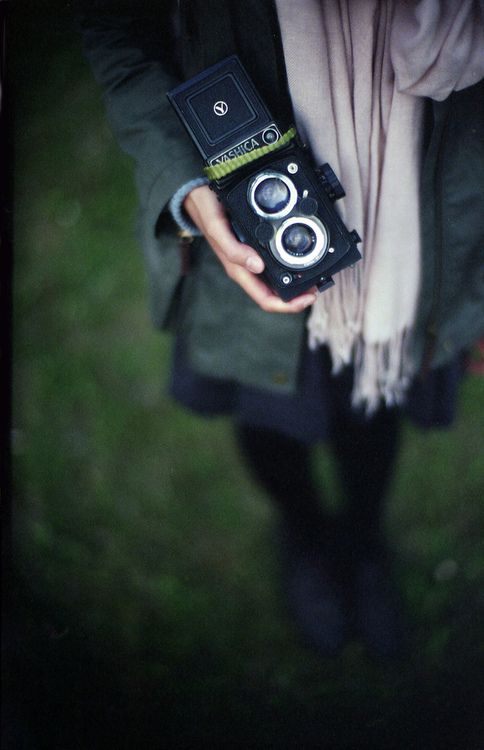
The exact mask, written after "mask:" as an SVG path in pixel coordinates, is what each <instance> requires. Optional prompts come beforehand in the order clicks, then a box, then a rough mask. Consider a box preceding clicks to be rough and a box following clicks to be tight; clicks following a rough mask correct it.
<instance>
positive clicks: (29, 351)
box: [7, 3, 484, 750]
mask: <svg viewBox="0 0 484 750" xmlns="http://www.w3.org/2000/svg"><path fill="white" fill-rule="evenodd" d="M32 9H33V10H32ZM11 20H12V23H11V25H10V77H11V80H12V81H13V82H14V87H15V112H14V113H15V154H16V163H15V267H14V297H15V299H14V316H13V326H14V386H13V405H14V417H13V428H14V429H13V472H14V506H13V512H14V523H13V538H14V569H15V591H16V596H15V607H14V610H13V614H12V619H11V623H10V625H9V628H8V643H9V653H10V661H11V668H10V669H9V671H8V676H7V685H8V691H9V693H8V694H9V695H10V696H11V699H10V702H11V704H12V705H11V707H10V709H9V724H10V725H11V727H12V728H11V730H10V731H11V732H12V734H13V735H14V736H15V738H16V739H15V740H14V741H13V744H12V747H24V746H25V747H42V748H43V747H46V748H53V747H55V748H57V747H59V748H65V749H66V750H70V748H86V750H88V749H90V748H96V747H99V748H109V747H119V748H145V747H146V748H151V747H155V748H157V747H160V748H161V747H163V748H164V747H199V746H205V745H210V744H212V745H213V746H219V745H220V746H226V747H267V748H269V747H270V748H272V747H275V748H278V747H295V748H300V747H301V748H304V747H323V748H364V747H370V748H377V747H382V748H383V747H385V748H392V747H395V748H400V747H401V748H414V747H415V748H416V747H419V748H420V747H421V748H429V749H431V748H432V749H433V748H444V747H449V748H457V747H459V748H462V749H463V750H467V749H468V750H477V748H482V747H483V746H484V745H483V744H482V742H484V741H483V740H482V736H484V735H481V731H482V723H481V715H482V703H483V690H484V687H483V682H482V671H481V669H482V666H483V650H484V639H483V637H482V614H483V611H482V610H483V595H482V591H483V582H484V575H483V568H484V553H483V516H484V513H483V508H482V496H483V488H484V477H483V470H482V459H481V451H482V434H483V429H482V416H481V414H480V412H481V409H482V405H483V403H484V381H483V379H482V378H481V379H479V378H478V377H476V376H469V377H468V378H467V379H466V381H465V383H464V385H463V387H462V391H461V397H460V402H459V414H458V419H457V423H456V426H455V428H454V429H452V430H451V431H445V432H433V433H431V434H422V433H420V432H418V431H416V430H415V429H414V428H412V427H411V426H409V425H406V426H405V430H404V440H403V448H402V452H401V456H400V460H399V464H398V471H397V474H396V477H395V481H394V483H393V486H392V491H391V496H390V498H389V504H388V514H387V528H388V536H389V538H390V539H391V542H392V545H393V549H394V551H395V554H396V559H397V563H396V573H397V576H398V579H399V581H400V585H401V588H402V591H403V593H404V597H405V601H406V604H407V610H408V619H409V631H410V633H411V644H412V647H411V653H410V654H409V656H408V659H407V660H405V661H404V662H403V663H399V664H397V665H386V666H382V665H377V664H374V663H372V662H371V661H370V660H369V659H368V657H367V655H366V654H365V651H364V649H363V647H362V646H361V645H360V644H358V643H352V644H350V645H349V646H348V647H347V649H346V650H345V652H344V653H343V655H342V656H341V658H338V659H335V660H332V661H331V660H324V659H321V658H319V657H318V656H317V655H315V654H314V653H312V652H311V651H309V650H307V649H306V648H305V647H304V646H303V645H301V644H300V643H299V642H298V640H297V636H296V633H295V631H294V630H293V627H292V625H291V623H290V622H288V620H287V618H286V615H285V612H284V608H283V604H282V602H281V600H280V597H279V594H278V589H277V566H276V560H275V555H274V552H273V548H272V532H273V518H272V514H271V510H270V507H269V504H268V502H267V500H266V498H265V497H264V496H263V494H262V493H261V491H260V490H259V489H258V488H257V487H255V486H254V485H253V484H252V483H251V481H250V479H249V477H248V476H247V474H246V472H245V471H244V469H243V467H242V466H241V464H240V461H239V458H238V455H237V453H236V450H235V445H234V441H233V438H232V433H231V428H230V423H229V422H228V421H227V420H225V419H217V420H212V421H206V420H201V419H199V418H197V417H195V416H193V415H190V414H188V413H186V412H183V411H182V410H180V409H179V408H177V407H176V406H175V405H173V404H172V403H171V402H170V401H169V400H167V399H166V397H165V396H164V387H165V381H166V369H167V363H168V360H169V349H170V342H169V340H167V339H166V338H163V337H161V336H160V335H159V334H157V333H155V332H154V331H153V330H152V329H151V327H150V322H149V319H148V314H147V309H146V289H145V278H144V271H143V266H142V259H141V253H140V251H139V249H138V248H137V245H136V242H135V239H134V234H133V223H134V214H135V210H136V197H135V193H134V188H133V181H132V173H131V166H130V163H129V160H128V159H127V158H126V157H124V156H123V155H122V154H121V153H120V152H119V150H118V148H117V145H116V144H115V142H114V140H113V137H112V135H111V133H110V130H109V127H108V125H107V124H106V120H105V117H104V112H103V107H102V102H101V95H100V92H99V91H98V89H97V87H96V85H95V83H94V82H93V80H92V78H91V75H90V71H89V70H88V68H87V65H86V64H85V62H84V60H83V58H82V55H81V50H80V43H79V40H78V39H77V37H76V36H75V34H74V33H73V32H72V31H71V30H70V28H69V23H70V19H69V9H68V7H67V8H65V7H64V6H63V4H62V3H52V4H50V6H49V7H48V8H46V7H45V6H44V5H42V4H40V5H36V6H33V5H32V6H30V5H29V4H27V3H18V5H17V12H16V13H12V14H11ZM161 95H162V92H160V96H161ZM316 470H317V472H318V476H319V478H320V480H321V483H322V484H324V485H326V486H329V487H331V488H332V491H333V496H334V502H335V503H337V501H338V488H337V486H336V483H335V479H334V476H333V468H332V462H331V456H330V455H329V453H328V451H327V450H326V449H325V448H324V447H321V448H320V449H318V452H317V455H316ZM22 743H24V744H22ZM456 743H457V744H456Z"/></svg>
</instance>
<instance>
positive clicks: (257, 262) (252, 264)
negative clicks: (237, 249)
mask: <svg viewBox="0 0 484 750" xmlns="http://www.w3.org/2000/svg"><path fill="white" fill-rule="evenodd" d="M245 267H246V268H248V270H249V271H252V273H260V272H261V271H263V270H264V264H263V262H262V260H261V259H260V258H255V257H254V256H253V255H251V256H250V257H249V258H247V260H246V261H245Z"/></svg>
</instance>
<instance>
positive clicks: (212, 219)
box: [183, 185, 316, 313]
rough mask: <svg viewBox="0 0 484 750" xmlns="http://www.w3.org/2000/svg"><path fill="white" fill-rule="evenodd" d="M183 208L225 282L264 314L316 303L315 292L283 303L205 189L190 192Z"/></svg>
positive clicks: (259, 261)
mask: <svg viewBox="0 0 484 750" xmlns="http://www.w3.org/2000/svg"><path fill="white" fill-rule="evenodd" d="M183 207H184V209H185V211H186V212H187V214H188V215H189V216H190V218H191V219H192V221H193V222H194V223H195V224H196V225H197V227H198V228H199V229H200V231H201V232H202V234H203V235H204V236H205V238H206V240H207V241H208V243H209V244H210V245H211V247H212V249H213V251H214V253H215V254H216V256H217V257H218V259H219V260H220V262H221V264H222V265H223V267H224V269H225V272H226V274H227V276H228V277H229V278H231V279H232V280H233V281H235V283H236V284H238V285H239V286H240V287H242V289H243V290H244V291H245V292H246V293H247V294H248V295H249V297H251V298H252V299H253V300H254V302H256V303H257V304H258V305H259V307H261V308H262V310H265V311H266V312H280V313H298V312H301V311H302V310H304V309H305V308H306V307H308V306H309V305H312V304H313V302H314V301H315V299H316V290H314V291H313V290H311V291H308V292H305V293H304V294H301V296H299V297H295V298H294V299H293V300H291V301H290V302H283V301H282V300H281V299H280V298H279V297H278V296H277V295H276V294H274V292H273V291H272V290H271V289H269V287H268V286H267V285H266V284H264V282H263V281H262V280H261V279H259V278H258V277H257V274H259V273H262V271H263V270H264V262H263V260H262V258H261V257H260V256H259V255H258V254H257V253H256V251H255V250H254V249H253V248H251V247H249V245H244V244H242V243H241V242H239V241H238V239H237V238H236V236H235V235H234V233H233V230H232V227H231V226H230V222H229V220H228V218H227V216H226V214H225V211H224V209H223V207H222V205H221V203H220V202H219V201H218V200H217V197H216V195H215V194H214V192H213V191H212V190H210V188H209V187H208V186H207V185H204V186H203V187H199V188H195V189H194V190H192V191H191V192H190V193H189V194H188V195H187V197H186V198H185V201H184V203H183Z"/></svg>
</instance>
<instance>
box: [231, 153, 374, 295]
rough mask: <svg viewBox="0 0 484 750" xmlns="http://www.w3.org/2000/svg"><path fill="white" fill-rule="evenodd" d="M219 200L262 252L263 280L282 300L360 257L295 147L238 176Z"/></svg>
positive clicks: (238, 229) (314, 174)
mask: <svg viewBox="0 0 484 750" xmlns="http://www.w3.org/2000/svg"><path fill="white" fill-rule="evenodd" d="M283 151H284V152H283ZM261 161H262V160H261ZM241 172H242V170H241ZM220 195H221V199H222V202H223V203H224V204H225V206H226V207H227V209H228V211H229V214H230V216H231V218H232V221H233V224H234V228H235V230H236V232H237V234H238V235H239V237H241V238H242V239H243V240H244V242H246V243H247V244H249V245H251V246H252V247H254V248H255V249H256V250H257V251H258V252H259V254H260V255H261V257H262V259H263V260H264V263H265V266H266V270H265V272H264V273H265V278H266V280H267V282H268V284H269V285H270V286H271V287H272V288H273V289H275V291H276V292H277V293H278V294H279V296H281V297H282V299H285V300H289V299H292V298H293V297H296V296H297V295H299V294H301V293H302V292H304V291H305V290H306V289H309V288H310V287H312V286H315V285H318V284H320V283H321V284H324V283H325V281H326V280H327V279H328V277H330V276H331V273H334V272H335V271H336V270H341V268H343V267H346V265H350V263H353V262H355V261H356V260H358V259H359V257H360V255H359V253H358V251H357V249H356V244H355V242H356V240H355V237H354V236H353V235H352V234H351V233H350V232H348V230H347V229H346V227H345V225H344V224H343V222H342V221H341V219H340V217H339V215H338V213H337V212H336V211H335V209H334V206H333V202H332V201H331V199H330V198H329V197H328V194H327V192H326V190H325V189H324V186H323V183H322V181H321V180H320V178H319V177H318V174H317V172H316V171H315V170H314V168H313V167H312V166H311V165H310V163H309V161H308V159H307V157H306V153H305V152H304V151H303V149H301V148H300V147H298V146H296V145H292V146H290V147H289V148H288V149H284V150H281V153H280V154H279V155H273V156H272V157H271V158H270V160H268V161H266V162H265V164H262V163H259V162H258V163H257V166H254V167H253V168H252V170H250V171H245V172H244V173H243V174H240V175H237V176H235V175H234V177H233V181H231V184H230V185H225V187H224V188H223V189H221V190H220ZM346 259H347V261H348V262H345V260H346Z"/></svg>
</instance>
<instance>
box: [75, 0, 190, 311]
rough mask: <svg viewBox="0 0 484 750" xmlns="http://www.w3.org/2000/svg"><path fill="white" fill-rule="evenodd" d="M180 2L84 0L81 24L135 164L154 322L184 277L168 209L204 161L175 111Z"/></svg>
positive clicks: (78, 8)
mask: <svg viewBox="0 0 484 750" xmlns="http://www.w3.org/2000/svg"><path fill="white" fill-rule="evenodd" d="M176 6H177V3H173V2H169V0H158V2H156V3H155V2H147V1H146V0H138V2H136V1H135V0H131V2H127V1H126V0H124V2H120V1H119V0H118V1H116V2H115V1H114V0H78V1H77V2H76V4H75V12H76V23H77V26H78V28H79V30H80V32H81V34H82V39H83V47H84V52H85V55H86V57H87V58H88V61H89V63H90V65H91V67H92V70H93V72H94V76H95V78H96V80H97V82H98V83H99V85H100V86H101V88H102V91H103V96H104V101H105V105H106V109H107V114H108V118H109V121H110V124H111V127H112V129H113V131H114V134H115V136H116V137H117V139H118V141H119V144H120V146H121V148H122V149H123V150H124V151H125V152H126V153H128V154H129V155H130V156H131V157H132V158H133V159H134V160H135V165H136V170H135V171H136V183H137V188H138V193H139V200H140V213H139V222H138V230H139V236H140V241H141V244H142V246H143V249H144V252H145V256H146V261H147V266H148V277H149V283H150V292H151V295H150V296H151V307H152V313H153V318H154V322H155V324H157V325H160V326H162V325H165V322H166V321H165V318H166V317H167V314H168V309H169V307H170V305H171V303H172V298H173V296H174V293H175V291H176V288H177V286H178V282H179V278H180V272H181V271H180V258H179V254H178V243H177V241H176V238H175V230H176V227H175V224H174V222H173V221H172V219H171V217H170V215H169V213H168V211H167V210H166V206H167V204H168V202H169V200H170V198H171V197H172V195H173V194H174V193H175V192H176V190H177V189H178V188H179V187H180V185H182V184H184V183H186V182H188V181H190V180H193V179H195V178H197V177H199V176H201V172H202V160H201V157H200V155H199V154H198V152H197V151H196V149H195V147H194V146H193V145H192V143H191V140H190V138H189V137H188V136H187V135H186V133H185V131H184V129H183V127H182V125H181V124H180V122H179V120H178V118H177V117H176V115H175V113H174V112H173V110H172V108H171V105H170V104H169V102H168V100H167V98H166V92H167V91H169V90H170V89H171V88H173V87H174V86H176V85H177V84H178V83H179V82H180V80H181V78H180V72H179V64H178V60H177V48H178V45H177V44H176V43H175V42H174V39H175V32H176V23H177V17H176V12H175V11H176Z"/></svg>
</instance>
